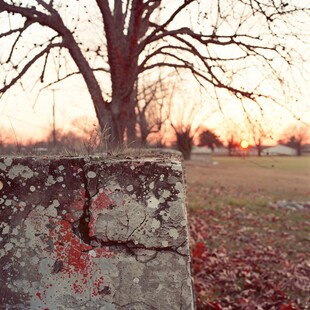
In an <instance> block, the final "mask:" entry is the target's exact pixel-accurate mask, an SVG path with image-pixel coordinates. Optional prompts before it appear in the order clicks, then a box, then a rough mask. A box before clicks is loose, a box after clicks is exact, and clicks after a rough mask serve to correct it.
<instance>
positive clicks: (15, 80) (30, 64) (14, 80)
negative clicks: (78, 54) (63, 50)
mask: <svg viewBox="0 0 310 310" xmlns="http://www.w3.org/2000/svg"><path fill="white" fill-rule="evenodd" d="M55 47H64V45H63V44H61V43H53V44H50V45H48V46H47V47H46V48H45V49H43V50H42V51H41V52H40V53H38V54H37V55H35V56H34V57H33V58H32V59H31V60H29V61H28V62H27V64H26V65H25V66H24V67H23V68H22V70H21V71H20V72H19V73H18V75H17V76H16V77H15V78H13V79H12V80H11V82H10V83H8V84H6V85H5V86H4V87H2V88H0V93H4V92H6V91H7V90H8V89H9V88H10V87H12V86H13V85H14V84H15V83H16V82H17V81H18V80H20V78H21V77H22V76H23V75H24V74H25V73H26V72H27V71H28V70H29V69H30V68H31V66H32V65H33V64H34V63H35V62H36V61H37V60H39V59H40V58H41V57H42V56H44V55H45V54H47V53H49V52H50V50H51V49H52V48H55Z"/></svg>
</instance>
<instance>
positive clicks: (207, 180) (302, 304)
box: [185, 157, 310, 309]
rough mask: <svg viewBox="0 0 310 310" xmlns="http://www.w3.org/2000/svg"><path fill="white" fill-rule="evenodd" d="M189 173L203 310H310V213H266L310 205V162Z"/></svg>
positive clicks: (224, 164) (272, 160) (260, 162)
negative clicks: (282, 203) (281, 203)
mask: <svg viewBox="0 0 310 310" xmlns="http://www.w3.org/2000/svg"><path fill="white" fill-rule="evenodd" d="M185 167H186V175H187V185H188V207H189V222H190V227H191V235H192V249H193V262H194V278H195V286H196V289H197V292H198V294H197V296H198V309H222V307H232V308H230V309H243V308H242V306H244V305H251V306H252V308H251V307H250V308H244V309H307V307H308V306H309V307H310V299H309V296H310V260H309V257H310V212H309V211H310V210H302V211H299V210H296V211H295V210H289V209H274V208H271V207H270V206H268V204H269V203H270V202H275V201H277V200H283V199H285V200H294V201H303V202H307V201H310V196H309V194H310V157H301V158H298V157H268V158H266V157H265V158H257V157H250V158H245V159H243V158H229V157H217V158H213V164H208V163H204V162H203V161H189V162H186V163H185ZM257 307H258V308H257ZM259 307H261V308H259ZM272 307H274V308H272ZM281 307H282V308H281ZM285 307H287V308H285ZM227 309H228V308H227Z"/></svg>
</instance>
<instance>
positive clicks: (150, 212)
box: [0, 155, 194, 310]
mask: <svg viewBox="0 0 310 310" xmlns="http://www.w3.org/2000/svg"><path fill="white" fill-rule="evenodd" d="M0 211H1V213H0V216H1V221H0V268H1V269H0V272H1V282H0V304H1V307H2V308H1V307H0V308H1V309H141V310H142V309H143V310H147V309H178V310H179V309H194V301H193V291H192V289H193V288H192V280H191V273H190V255H189V244H188V231H187V218H186V209H185V189H184V180H183V169H182V165H181V162H180V160H179V159H178V158H175V157H173V156H171V155H165V156H162V157H159V158H147V157H145V158H142V159H134V158H123V159H111V158H101V157H91V158H79V157H67V158H64V157H29V158H25V157H6V158H0Z"/></svg>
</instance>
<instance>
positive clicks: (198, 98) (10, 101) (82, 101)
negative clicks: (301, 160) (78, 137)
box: [0, 0, 310, 144]
mask: <svg viewBox="0 0 310 310" xmlns="http://www.w3.org/2000/svg"><path fill="white" fill-rule="evenodd" d="M303 1H306V2H307V0H303ZM306 2H305V3H306ZM5 21H6V20H5V19H4V18H3V17H2V18H0V27H1V25H2V26H3V23H4V22H5ZM308 29H309V28H308ZM34 35H37V36H40V35H41V34H40V30H39V28H37V32H36V31H35V32H34ZM306 35H307V36H308V37H309V35H310V33H307V34H306ZM94 40H95V39H94ZM96 40H97V38H96ZM291 43H292V44H294V42H293V41H292V42H291ZM288 44H290V42H288ZM5 52H6V48H5V46H4V45H3V44H2V46H1V47H0V60H1V59H3V58H4V54H5ZM302 54H303V56H304V58H305V59H307V60H308V62H307V63H305V65H304V68H303V71H302V72H301V73H300V72H297V71H296V72H295V73H294V74H293V77H294V79H295V80H294V81H293V80H292V85H295V84H297V85H298V86H299V90H297V89H291V93H288V94H287V95H286V96H282V94H280V92H279V86H278V85H276V84H273V82H272V79H271V78H269V79H266V81H263V83H262V85H261V88H262V90H263V91H264V93H266V94H269V95H271V96H273V97H277V98H278V102H279V103H280V104H281V105H283V106H284V107H285V108H280V107H279V106H277V105H275V104H273V103H271V102H270V101H268V100H266V101H265V102H264V107H263V110H264V118H262V117H261V116H260V115H259V113H258V111H259V109H258V108H257V106H255V105H254V104H253V103H251V104H249V103H246V105H248V106H247V109H248V111H249V113H251V114H252V115H254V116H255V115H257V117H256V120H257V121H258V122H265V124H266V125H265V128H266V130H267V131H268V132H270V137H272V138H273V139H267V140H266V143H268V144H275V143H276V142H277V139H278V138H279V137H280V135H281V132H282V131H283V130H285V128H286V127H288V126H289V125H290V124H292V123H294V122H296V118H300V120H301V121H302V123H305V124H310V101H309V98H310V84H309V81H310V62H309V60H310V49H309V48H304V50H303V51H302ZM35 70H36V69H35V68H34V69H32V70H31V71H30V72H29V73H28V75H27V76H28V79H24V80H23V85H20V84H18V85H16V86H15V87H13V88H12V89H11V90H10V91H8V92H7V93H6V94H4V95H3V96H2V98H1V99H0V126H1V129H3V132H4V134H5V135H6V134H8V135H9V136H11V137H14V139H15V137H17V139H18V140H19V141H26V140H37V139H40V138H43V137H45V136H46V134H48V132H49V131H50V130H51V128H52V108H53V90H52V89H54V95H55V107H56V126H57V128H63V129H64V130H69V129H70V128H72V122H73V121H74V120H76V119H78V118H82V117H85V116H87V117H89V119H95V113H94V108H93V105H92V102H91V100H90V96H89V94H88V92H87V90H86V87H85V85H84V82H83V80H82V78H80V77H72V78H70V79H68V80H67V81H65V82H63V83H59V84H56V85H55V86H52V87H50V88H49V89H45V90H43V91H42V92H41V93H40V94H39V89H40V85H37V84H34V83H33V82H34V75H35V73H36V72H35ZM282 73H283V79H284V80H285V79H286V78H287V79H288V81H286V83H289V79H291V78H292V76H286V73H287V72H285V70H284V71H283V72H282ZM1 74H2V75H3V74H6V72H5V71H2V72H1V71H0V75H1ZM48 74H51V75H52V73H48ZM247 74H248V76H250V79H249V83H254V84H255V83H256V74H258V71H257V70H256V69H255V67H253V68H250V69H249V72H248V73H247ZM185 80H186V81H187V77H186V78H185ZM108 83H109V82H108V81H107V84H108ZM103 84H104V82H103ZM295 91H296V92H295ZM177 92H178V94H176V95H175V96H174V97H173V105H174V106H175V107H176V108H175V109H173V110H172V112H171V113H174V116H173V118H174V119H175V120H177V119H178V115H177V114H178V112H179V111H181V110H183V109H189V110H190V109H191V105H199V109H198V111H197V113H198V114H199V116H198V117H197V118H195V124H196V125H200V126H204V127H207V128H210V129H212V130H214V131H215V132H216V133H217V134H219V135H220V136H221V137H222V139H224V140H225V137H226V135H227V132H229V131H231V130H232V128H233V127H234V126H237V127H238V130H239V131H241V135H242V137H240V139H247V140H251V136H250V134H249V133H248V132H247V129H246V128H245V127H243V122H244V112H243V109H242V106H241V104H240V102H239V101H238V100H237V99H236V98H233V97H229V96H227V95H225V94H224V93H223V96H222V97H221V107H222V112H223V113H222V112H220V111H219V110H218V111H217V112H214V110H216V108H217V106H218V103H217V102H216V100H214V99H212V98H210V97H208V95H201V93H200V90H199V88H198V86H197V84H196V83H195V82H194V81H193V79H191V80H190V78H189V77H188V81H187V82H186V83H185V84H183V86H182V87H181V89H179V90H177ZM38 94H39V95H38ZM251 105H252V106H251ZM291 112H293V113H291ZM293 114H294V115H293ZM90 125H91V124H90ZM240 128H241V130H240Z"/></svg>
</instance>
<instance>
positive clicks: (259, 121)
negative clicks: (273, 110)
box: [246, 117, 272, 156]
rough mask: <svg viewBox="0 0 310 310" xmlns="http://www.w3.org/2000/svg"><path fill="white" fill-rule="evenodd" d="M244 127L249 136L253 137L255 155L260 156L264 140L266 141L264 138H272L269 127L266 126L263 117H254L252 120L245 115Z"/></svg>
mask: <svg viewBox="0 0 310 310" xmlns="http://www.w3.org/2000/svg"><path fill="white" fill-rule="evenodd" d="M246 128H247V130H248V133H249V136H250V137H251V138H252V139H253V142H254V145H255V147H256V150H257V156H262V151H263V143H264V141H266V139H272V132H271V129H270V128H268V126H267V124H266V122H265V119H264V117H261V118H255V119H254V120H252V119H250V118H249V117H247V118H246Z"/></svg>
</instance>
